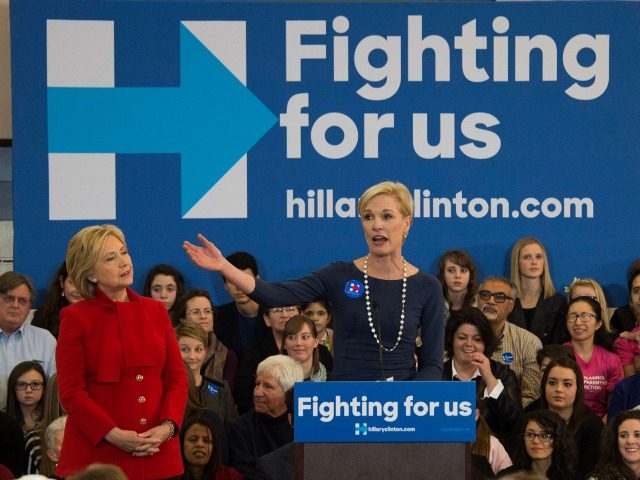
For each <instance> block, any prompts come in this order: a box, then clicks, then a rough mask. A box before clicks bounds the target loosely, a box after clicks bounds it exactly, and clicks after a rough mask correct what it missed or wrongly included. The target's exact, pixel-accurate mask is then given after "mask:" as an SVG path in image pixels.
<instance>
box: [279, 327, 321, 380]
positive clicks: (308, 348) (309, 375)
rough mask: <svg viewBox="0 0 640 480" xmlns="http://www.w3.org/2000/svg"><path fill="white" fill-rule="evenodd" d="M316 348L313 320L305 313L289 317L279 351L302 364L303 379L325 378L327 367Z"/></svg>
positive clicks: (316, 336)
mask: <svg viewBox="0 0 640 480" xmlns="http://www.w3.org/2000/svg"><path fill="white" fill-rule="evenodd" d="M318 348H319V342H318V330H317V329H316V325H315V323H314V322H313V320H311V319H310V318H309V317H307V316H305V315H296V316H295V317H291V318H290V319H289V321H287V324H286V325H285V327H284V332H283V339H282V348H281V349H280V353H283V354H284V355H288V356H289V357H291V358H293V359H294V360H295V361H296V362H298V363H299V364H300V365H302V370H303V372H304V379H305V381H307V380H309V381H311V382H324V381H326V380H327V369H326V368H325V366H324V365H323V364H322V362H321V361H320V352H319V351H318Z"/></svg>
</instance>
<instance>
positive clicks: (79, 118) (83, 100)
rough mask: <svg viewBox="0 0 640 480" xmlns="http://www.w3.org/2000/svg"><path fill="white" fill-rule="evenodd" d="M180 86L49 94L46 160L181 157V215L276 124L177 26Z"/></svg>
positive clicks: (62, 89)
mask: <svg viewBox="0 0 640 480" xmlns="http://www.w3.org/2000/svg"><path fill="white" fill-rule="evenodd" d="M180 76H181V79H180V83H181V84H180V86H179V87H116V88H94V87H88V88H78V87H73V88H65V87H49V88H48V89H47V90H48V99H47V103H48V129H49V152H50V153H180V154H181V175H182V184H181V187H182V214H183V215H184V214H185V213H186V212H188V211H189V210H190V209H191V208H192V207H193V206H194V205H195V204H196V203H197V202H198V200H200V198H201V197H202V196H203V195H204V194H205V193H207V191H209V189H211V187H212V186H213V185H214V184H215V183H216V182H217V181H218V180H220V179H221V178H222V177H223V176H224V175H225V173H226V172H227V171H228V170H229V169H230V168H231V167H232V166H233V165H234V164H235V163H236V162H237V161H238V159H239V158H240V157H241V156H242V155H244V154H245V153H246V152H247V151H248V150H249V149H250V148H251V147H252V146H253V145H255V143H256V142H257V141H258V140H259V139H260V138H261V137H262V136H263V135H264V134H265V133H266V132H267V131H268V130H269V129H270V128H271V127H272V126H273V124H274V123H275V122H276V117H275V116H274V115H273V113H272V112H271V111H269V109H267V108H266V107H265V106H264V105H263V104H262V102H260V100H258V99H257V98H256V97H255V95H253V93H252V92H251V91H249V90H248V89H247V88H246V87H245V86H244V85H243V84H242V83H241V82H240V81H239V80H238V79H237V78H236V77H235V76H234V75H233V74H231V73H230V72H229V70H228V69H227V68H226V67H225V66H224V65H223V64H222V63H221V62H220V61H219V60H218V59H217V58H216V57H215V56H214V55H212V54H211V52H209V50H207V48H206V47H205V46H204V45H203V44H202V43H201V42H200V41H199V40H198V39H197V38H196V37H195V36H194V35H193V34H192V33H191V32H190V31H189V30H188V29H187V28H186V27H185V26H184V25H180Z"/></svg>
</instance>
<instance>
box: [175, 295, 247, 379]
mask: <svg viewBox="0 0 640 480" xmlns="http://www.w3.org/2000/svg"><path fill="white" fill-rule="evenodd" d="M175 318H177V319H178V323H179V322H193V323H195V324H197V325H200V327H202V329H203V330H204V331H205V332H206V333H207V336H208V337H209V342H208V343H209V345H208V347H207V354H206V356H205V358H204V363H203V364H202V368H201V371H202V373H203V375H206V376H208V377H211V378H213V379H216V380H219V381H226V382H227V383H228V384H229V386H230V387H231V389H233V388H234V387H235V383H236V375H237V372H238V357H237V355H236V354H235V352H234V351H233V350H230V349H229V348H227V347H226V346H225V345H224V344H223V343H222V342H221V341H220V340H218V337H216V334H215V332H214V331H213V324H214V323H213V322H214V320H215V310H214V308H213V303H212V302H211V297H210V296H209V292H207V291H206V290H202V289H199V288H194V289H193V290H190V291H188V292H187V293H186V294H184V295H183V296H182V297H181V298H180V299H179V300H178V302H177V304H176V307H175Z"/></svg>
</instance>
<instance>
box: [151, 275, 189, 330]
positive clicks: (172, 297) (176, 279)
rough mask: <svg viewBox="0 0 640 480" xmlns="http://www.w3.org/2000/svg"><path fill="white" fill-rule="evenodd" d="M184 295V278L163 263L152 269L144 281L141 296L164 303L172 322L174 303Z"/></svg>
mask: <svg viewBox="0 0 640 480" xmlns="http://www.w3.org/2000/svg"><path fill="white" fill-rule="evenodd" d="M184 293H185V289H184V277H183V276H182V273H180V272H179V271H178V270H177V269H176V268H174V267H172V266H171V265H165V264H163V263H161V264H159V265H156V266H155V267H152V268H151V270H149V273H147V278H146V279H145V281H144V288H143V290H142V294H143V295H144V296H145V297H151V298H155V299H156V300H160V301H161V302H162V303H164V306H165V307H167V310H168V311H169V316H170V317H171V319H172V320H173V312H174V307H175V306H176V301H177V300H178V299H179V298H180V297H182V296H183V295H184Z"/></svg>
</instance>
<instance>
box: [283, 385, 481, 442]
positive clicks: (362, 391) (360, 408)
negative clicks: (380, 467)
mask: <svg viewBox="0 0 640 480" xmlns="http://www.w3.org/2000/svg"><path fill="white" fill-rule="evenodd" d="M294 410H295V425H294V441H295V442H296V443H308V442H314V443H326V442H328V443H346V442H349V443H351V442H363V443H375V442H384V443H395V442H403V443H407V442H473V441H474V440H475V436H476V421H475V383H474V382H322V383H315V382H301V383H297V384H296V386H295V402H294Z"/></svg>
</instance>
